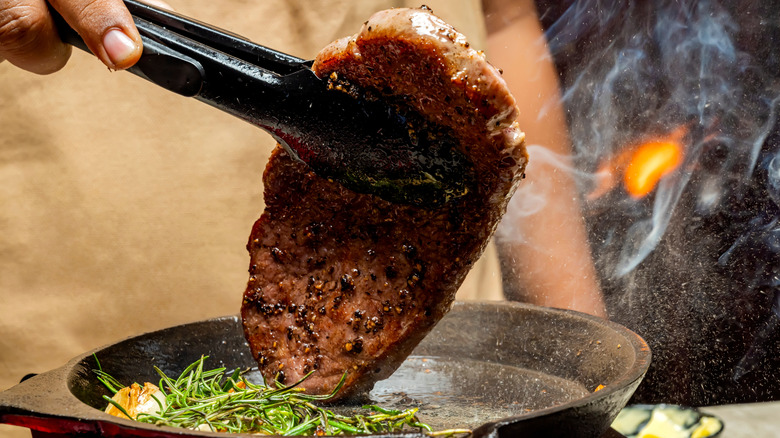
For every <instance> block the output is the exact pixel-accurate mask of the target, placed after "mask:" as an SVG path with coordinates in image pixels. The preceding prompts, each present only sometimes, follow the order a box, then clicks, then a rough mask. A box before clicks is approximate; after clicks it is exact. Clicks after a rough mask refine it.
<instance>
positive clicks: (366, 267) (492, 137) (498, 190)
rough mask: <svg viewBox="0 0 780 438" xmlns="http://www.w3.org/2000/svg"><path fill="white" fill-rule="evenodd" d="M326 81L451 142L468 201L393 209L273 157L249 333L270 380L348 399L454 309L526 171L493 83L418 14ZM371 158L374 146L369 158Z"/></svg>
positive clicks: (396, 17)
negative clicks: (461, 162)
mask: <svg viewBox="0 0 780 438" xmlns="http://www.w3.org/2000/svg"><path fill="white" fill-rule="evenodd" d="M314 69H315V71H316V72H317V73H318V74H319V75H320V76H321V77H331V78H332V79H333V80H334V81H335V80H346V81H348V82H349V83H351V84H356V85H358V86H359V87H361V88H362V89H365V90H369V91H370V92H371V93H373V94H374V95H377V96H380V97H383V98H387V99H389V100H392V101H393V102H397V103H398V104H399V105H402V106H405V107H407V108H411V109H412V110H414V111H417V112H419V113H420V114H422V115H423V117H425V118H426V119H427V120H428V121H429V122H430V123H431V124H434V125H437V126H442V127H444V128H446V129H448V130H450V131H451V132H453V134H454V135H455V136H456V139H457V143H458V147H459V150H460V152H462V153H463V154H465V155H466V156H467V157H468V159H469V160H470V161H471V163H472V165H473V166H474V170H475V172H474V173H475V175H476V183H475V184H474V186H473V187H471V188H470V191H469V192H468V194H466V195H465V196H464V197H462V198H460V199H458V200H457V201H454V202H450V203H448V204H445V205H443V206H441V207H437V208H429V209H425V208H419V207H414V206H408V205H399V204H393V203H390V202H388V201H385V200H382V199H380V198H377V197H375V196H372V195H366V194H358V193H355V192H352V191H350V190H347V189H345V188H344V187H343V186H341V185H340V184H338V183H336V182H333V181H328V180H326V179H323V178H320V177H318V176H317V175H315V174H314V173H313V172H311V171H309V169H308V168H307V167H306V166H305V165H304V164H302V163H299V162H297V161H294V160H292V159H291V158H290V157H289V156H288V155H287V154H286V153H285V152H284V151H283V150H282V149H281V148H280V147H277V149H276V150H275V151H274V153H273V154H272V156H271V159H270V161H269V163H268V166H267V168H266V171H265V174H264V183H265V202H266V209H265V211H264V213H263V215H262V217H261V218H260V219H259V220H258V221H257V222H256V223H255V225H254V227H253V229H252V233H251V236H250V240H249V244H248V250H249V252H250V255H251V259H252V264H251V267H250V279H249V283H248V285H247V289H246V292H245V294H244V300H243V304H242V317H243V320H244V331H245V335H246V338H247V340H248V342H249V345H250V347H251V349H252V353H253V354H254V355H255V357H256V359H257V361H258V364H259V367H260V370H261V371H262V372H263V374H264V375H265V376H266V378H267V379H273V378H278V379H279V380H281V381H282V382H284V383H287V384H291V383H293V382H295V381H297V380H299V379H300V378H302V377H303V376H305V375H306V374H307V373H309V372H311V371H316V372H315V373H314V374H312V375H311V376H310V377H309V378H308V379H307V380H306V381H305V382H304V384H303V386H304V387H306V388H307V389H308V390H309V391H310V392H315V393H329V392H330V391H332V390H333V388H334V387H335V386H336V384H337V383H338V381H339V380H340V379H341V377H342V375H343V373H344V372H347V373H348V374H347V377H346V383H345V387H344V389H343V391H342V392H341V393H340V394H338V395H337V398H338V397H344V396H348V395H351V394H355V393H358V392H361V391H365V390H368V389H370V388H371V386H373V383H374V382H375V381H377V380H380V379H382V378H385V377H388V376H389V375H390V374H391V373H392V372H393V371H394V370H395V369H396V368H397V367H398V366H399V365H400V364H401V362H402V361H403V360H404V358H405V357H406V356H407V355H408V354H409V353H410V352H411V350H412V349H413V348H414V347H415V346H416V345H417V343H419V341H420V340H421V339H422V338H423V337H424V336H425V335H426V334H427V333H428V332H429V331H430V329H431V328H432V327H433V326H434V325H435V324H436V322H438V321H439V320H440V319H441V318H442V317H443V316H444V314H445V313H446V312H447V311H448V310H449V308H450V306H451V303H452V301H453V299H454V297H455V292H456V291H457V289H458V287H459V286H460V284H461V283H462V281H463V279H464V277H465V275H466V273H467V272H468V270H469V269H470V267H471V265H472V264H473V263H474V262H475V261H476V260H477V258H478V257H479V256H480V255H481V253H482V251H483V250H484V247H485V245H486V244H487V241H488V239H489V238H490V236H491V235H492V233H493V231H494V230H495V227H496V225H497V223H498V220H499V218H500V217H501V215H502V214H503V212H504V210H505V208H506V203H507V201H508V198H509V196H510V195H511V193H512V191H513V190H514V187H515V185H516V182H517V181H518V180H519V178H520V177H521V175H522V171H523V169H524V166H525V162H526V159H527V157H526V154H525V149H524V147H523V134H522V132H520V130H519V129H518V127H517V124H516V122H515V118H516V108H515V105H514V99H513V98H512V96H511V95H510V94H509V92H508V90H507V88H506V85H505V84H504V81H503V80H502V79H501V78H500V76H499V73H498V72H497V71H496V70H495V69H494V68H493V67H492V66H490V65H489V64H488V63H487V62H486V61H485V59H484V56H483V55H482V54H481V53H479V52H476V51H474V50H473V49H471V48H470V47H469V46H468V43H466V41H465V39H464V38H463V36H462V35H460V34H458V33H457V32H456V31H455V30H454V29H452V28H451V27H450V26H449V25H447V24H446V23H444V22H442V21H441V20H439V19H438V18H436V17H435V16H433V15H432V14H431V13H430V12H429V11H427V10H424V9H393V10H388V11H383V12H380V13H377V14H375V15H374V16H372V17H371V19H369V21H367V22H366V24H365V25H364V26H363V29H362V30H361V32H360V33H358V34H357V35H355V36H353V37H350V38H346V39H343V40H339V41H336V42H334V43H333V44H331V45H330V46H328V47H327V48H326V49H324V50H323V51H322V52H321V53H320V55H319V56H318V57H317V59H316V61H315V64H314ZM366 147H370V145H366Z"/></svg>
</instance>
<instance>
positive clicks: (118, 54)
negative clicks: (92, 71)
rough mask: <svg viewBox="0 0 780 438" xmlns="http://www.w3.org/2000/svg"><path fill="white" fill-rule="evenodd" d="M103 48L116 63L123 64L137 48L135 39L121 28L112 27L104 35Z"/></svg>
mask: <svg viewBox="0 0 780 438" xmlns="http://www.w3.org/2000/svg"><path fill="white" fill-rule="evenodd" d="M103 48H104V49H105V50H106V54H108V57H109V59H111V62H113V63H114V65H115V66H116V65H122V64H123V63H124V62H125V61H126V60H127V59H128V58H129V57H130V56H131V55H132V54H133V52H135V50H136V49H137V45H136V44H135V41H133V40H132V39H131V38H130V37H129V36H127V35H125V34H124V32H122V31H121V30H119V29H111V30H109V31H108V32H107V33H106V35H105V36H104V37H103Z"/></svg>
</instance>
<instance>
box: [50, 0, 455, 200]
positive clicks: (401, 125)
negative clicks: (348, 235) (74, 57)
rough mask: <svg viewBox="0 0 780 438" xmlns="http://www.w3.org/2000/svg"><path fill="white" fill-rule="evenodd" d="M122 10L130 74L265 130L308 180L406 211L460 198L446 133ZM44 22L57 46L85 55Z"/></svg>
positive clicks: (277, 64)
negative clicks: (307, 172)
mask: <svg viewBox="0 0 780 438" xmlns="http://www.w3.org/2000/svg"><path fill="white" fill-rule="evenodd" d="M125 4H126V6H127V8H128V9H129V10H130V13H131V14H132V15H133V18H134V20H135V24H136V27H137V28H138V31H139V32H140V34H141V37H142V39H143V42H144V50H143V55H142V56H141V58H140V60H139V61H138V63H137V64H136V65H134V66H133V67H131V68H130V69H129V71H130V72H132V73H134V74H136V75H138V76H141V77H143V78H145V79H147V80H149V81H151V82H153V83H155V84H157V85H159V86H161V87H163V88H166V89H168V90H170V91H173V92H175V93H178V94H181V95H183V96H187V97H194V98H195V99H198V100H200V101H202V102H205V103H208V104H209V105H212V106H214V107H216V108H219V109H221V110H222V111H225V112H228V113H230V114H232V115H234V116H236V117H239V118H241V119H243V120H246V121H248V122H249V123H252V124H254V125H256V126H259V127H262V128H264V129H265V130H267V131H268V132H269V133H271V135H273V136H274V137H275V138H276V140H278V141H279V143H280V144H282V146H284V147H285V149H286V150H287V152H288V153H290V154H291V155H292V156H293V157H295V158H297V159H299V160H300V161H303V162H305V163H306V164H308V165H309V166H310V167H311V168H312V170H314V171H315V172H316V173H317V174H319V175H321V176H323V177H326V178H330V179H334V180H336V181H339V182H341V183H342V184H344V185H345V186H347V187H349V188H350V189H352V190H355V191H358V192H363V193H372V194H376V195H378V196H381V197H383V198H385V199H388V200H390V201H394V202H402V203H410V204H415V205H440V204H441V203H443V202H446V201H447V200H449V199H450V198H452V197H457V196H460V195H462V194H463V193H465V191H466V189H465V182H464V172H463V169H464V167H465V166H464V159H463V157H462V156H460V155H459V154H458V153H457V152H454V148H453V147H452V144H451V142H452V140H447V138H450V137H449V136H439V138H440V139H444V140H443V141H439V140H435V139H434V140H431V139H432V138H434V137H435V136H432V135H421V134H420V132H419V131H420V130H421V129H424V128H425V126H423V125H422V124H421V123H419V120H418V119H419V115H415V114H411V113H409V112H406V113H402V112H401V111H399V110H398V109H396V108H393V107H392V106H390V105H388V104H387V103H385V102H384V101H382V100H378V99H369V98H367V97H366V96H364V95H363V93H357V95H356V93H350V94H348V93H345V92H342V91H338V90H334V89H332V87H330V88H329V87H328V81H327V79H320V78H318V77H317V76H316V75H315V74H314V72H313V71H312V70H311V68H310V67H311V64H312V63H311V61H304V60H303V59H299V58H296V57H294V56H291V55H288V54H285V53H281V52H278V51H275V50H271V49H269V48H267V47H263V46H260V45H257V44H254V43H252V42H250V41H248V40H247V39H245V38H242V37H240V36H237V35H235V34H232V33H229V32H226V31H223V30H220V29H217V28H214V27H212V26H209V25H207V24H205V23H201V22H198V21H195V20H192V19H189V18H186V17H184V16H182V15H180V14H177V13H175V12H170V11H166V10H162V9H158V8H155V7H153V6H150V5H147V4H144V3H140V2H138V1H135V0H125ZM53 15H55V20H57V21H58V30H59V32H60V36H61V38H62V39H63V41H65V42H67V43H69V44H72V45H73V46H76V47H78V48H81V49H83V50H86V51H89V49H87V46H86V44H84V42H83V40H82V39H81V38H80V37H79V36H78V34H77V33H76V32H75V31H74V30H72V29H71V28H70V27H69V26H68V25H67V24H66V23H65V22H64V20H63V19H62V18H61V17H59V16H57V14H56V13H55V12H53ZM448 142H449V143H448ZM434 143H435V144H434Z"/></svg>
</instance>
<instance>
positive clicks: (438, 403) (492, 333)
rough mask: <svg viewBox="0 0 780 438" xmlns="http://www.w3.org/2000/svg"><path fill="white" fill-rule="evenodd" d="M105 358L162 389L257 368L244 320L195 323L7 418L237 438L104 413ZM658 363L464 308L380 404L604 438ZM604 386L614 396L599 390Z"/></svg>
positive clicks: (389, 385) (486, 307)
mask: <svg viewBox="0 0 780 438" xmlns="http://www.w3.org/2000/svg"><path fill="white" fill-rule="evenodd" d="M93 353H94V354H95V355H97V357H98V359H99V360H100V362H101V365H102V367H103V369H104V370H105V371H107V372H109V373H110V374H112V375H113V376H114V377H116V378H117V379H118V380H119V381H120V382H123V383H125V384H129V383H132V382H134V381H137V382H139V383H143V382H144V381H151V382H157V381H158V380H159V378H158V377H157V375H156V374H155V371H154V370H153V368H152V365H156V366H158V367H159V368H161V369H162V370H163V371H164V372H166V373H167V374H169V375H178V374H179V373H180V372H181V371H182V370H183V369H184V368H185V367H186V366H187V365H189V364H190V363H192V362H194V361H195V360H197V359H199V358H200V356H201V355H203V354H206V355H208V356H209V359H208V362H207V365H208V366H209V367H212V368H216V367H220V366H226V367H228V368H229V369H233V368H236V367H242V368H243V367H251V366H253V365H254V362H253V359H252V357H251V354H250V353H249V350H248V347H247V345H246V343H245V341H244V337H243V332H242V329H241V321H240V319H239V318H238V317H236V316H229V317H223V318H217V319H211V320H206V321H200V322H194V323H190V324H184V325H180V326H176V327H171V328H168V329H164V330H160V331H156V332H152V333H147V334H144V335H140V336H136V337H133V338H129V339H127V340H124V341H121V342H119V343H116V344H113V345H109V346H106V347H103V348H99V349H97V350H94V351H90V352H87V353H84V354H83V355H81V356H78V357H76V358H74V359H72V360H71V361H70V362H68V363H67V364H65V365H64V366H62V367H61V368H57V369H55V370H53V371H49V372H47V373H44V374H40V375H38V376H35V377H32V378H30V379H29V380H26V381H24V382H22V383H20V384H19V385H17V386H14V387H13V388H10V389H8V390H6V391H4V392H0V422H2V423H8V424H14V425H19V426H24V427H28V428H30V429H32V430H33V431H37V432H36V433H35V435H36V436H38V437H44V436H48V435H49V434H73V435H77V436H78V435H80V436H90V435H92V436H108V437H111V436H126V437H160V438H163V437H166V438H172V437H190V436H192V437H195V436H216V435H222V436H226V435H225V434H214V433H209V432H195V431H189V430H182V429H175V428H169V427H157V426H152V425H146V424H141V423H136V422H133V421H130V420H123V419H119V418H117V417H112V416H109V415H107V414H104V413H103V412H102V409H103V408H104V407H105V405H106V403H105V402H104V401H103V400H102V395H103V394H107V391H106V390H105V388H104V387H103V386H102V385H101V384H100V383H98V381H97V380H96V379H95V376H94V374H93V373H92V371H91V370H92V369H94V368H95V360H94V358H93ZM649 362H650V350H649V348H648V346H647V344H646V343H645V342H644V341H643V340H642V339H641V338H640V337H639V336H638V335H636V334H635V333H633V332H631V331H629V330H628V329H626V328H624V327H622V326H620V325H618V324H615V323H612V322H608V321H604V320H601V319H598V318H594V317H590V316H587V315H583V314H580V313H576V312H571V311H563V310H555V309H549V308H542V307H536V306H530V305H524V304H518V303H456V305H455V306H454V308H453V309H452V311H451V312H450V313H449V314H447V316H446V317H444V318H443V319H442V321H441V322H440V323H439V324H438V325H437V326H436V328H435V329H434V330H433V332H431V334H430V335H428V336H427V337H426V338H425V339H424V340H423V342H422V343H421V344H420V345H419V346H418V347H417V348H416V349H415V350H414V352H413V354H412V355H411V356H410V357H409V358H408V359H407V360H406V361H405V362H404V364H403V365H402V366H401V368H400V369H399V370H398V371H397V372H396V373H395V374H394V375H393V376H392V377H390V378H389V379H387V380H385V381H382V382H379V383H377V385H376V386H375V388H374V390H373V391H372V392H371V393H370V394H369V395H368V397H369V398H370V399H372V401H373V402H376V403H380V404H383V405H385V406H389V407H393V406H410V405H412V406H419V407H420V411H421V415H420V418H421V420H423V421H425V422H428V423H429V424H431V425H432V426H433V427H434V428H436V429H444V428H451V427H468V428H472V429H473V430H474V432H473V436H474V437H510V436H522V437H527V438H530V437H545V438H546V437H575V438H576V437H599V436H601V435H602V434H603V433H604V432H605V431H606V430H607V429H608V428H609V425H610V423H611V422H612V420H613V419H614V417H615V416H616V415H617V413H618V412H619V411H620V409H622V408H623V407H624V406H625V404H626V403H627V401H628V399H629V398H630V397H631V395H632V394H633V392H634V390H635V389H636V387H637V386H638V385H639V383H640V381H641V380H642V378H643V377H644V375H645V372H646V371H647V367H648V365H649ZM599 385H604V389H601V390H598V391H596V388H597V387H598V386H599ZM341 408H343V409H349V408H350V406H343V407H340V409H341ZM238 436H243V435H238ZM246 436H248V435H246ZM387 436H394V437H420V436H424V435H422V434H419V433H414V432H409V433H401V434H392V435H387Z"/></svg>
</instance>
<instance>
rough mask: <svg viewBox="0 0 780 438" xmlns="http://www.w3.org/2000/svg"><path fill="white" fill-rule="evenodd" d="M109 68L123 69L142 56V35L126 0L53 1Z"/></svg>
mask: <svg viewBox="0 0 780 438" xmlns="http://www.w3.org/2000/svg"><path fill="white" fill-rule="evenodd" d="M49 2H50V3H51V5H52V6H53V7H54V8H55V9H56V10H57V12H59V13H60V14H61V15H62V18H64V19H65V21H67V22H68V24H69V25H70V26H71V27H72V28H73V29H74V30H76V32H78V33H79V35H80V36H81V38H82V39H83V40H84V42H85V43H86V45H87V47H89V49H90V50H91V51H92V53H94V54H95V56H97V57H98V58H99V59H100V60H101V61H103V63H104V64H105V65H106V66H108V68H110V69H113V70H121V69H125V68H128V67H130V66H132V65H133V64H135V63H136V61H138V58H140V57H141V53H142V51H143V45H142V42H141V36H140V35H139V34H138V30H137V29H136V28H135V24H134V23H133V17H132V16H131V15H130V12H128V10H127V8H126V7H125V5H124V3H123V2H122V0H49Z"/></svg>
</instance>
